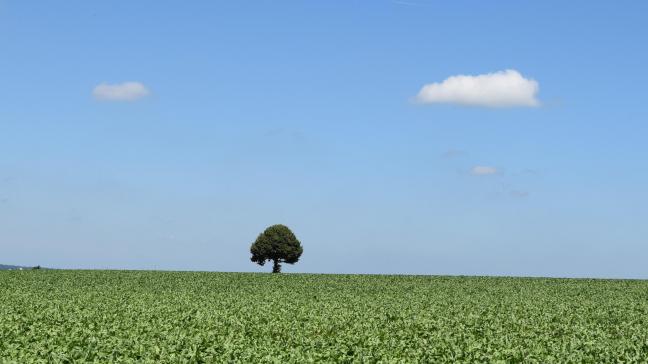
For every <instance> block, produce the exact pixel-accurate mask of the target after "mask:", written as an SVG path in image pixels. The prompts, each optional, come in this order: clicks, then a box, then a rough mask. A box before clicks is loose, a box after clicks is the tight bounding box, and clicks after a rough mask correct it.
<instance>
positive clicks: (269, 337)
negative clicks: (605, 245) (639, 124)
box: [0, 270, 648, 363]
mask: <svg viewBox="0 0 648 364" xmlns="http://www.w3.org/2000/svg"><path fill="white" fill-rule="evenodd" d="M0 358H2V359H0V362H17V363H27V362H32V361H40V362H75V361H78V362H85V361H94V362H111V361H115V362H151V363H153V362H173V363H176V362H217V363H221V362H239V363H257V362H274V363H286V362H294V363H304V362H322V361H323V362H367V363H374V362H384V363H391V362H403V363H411V362H470V363H474V362H497V361H501V362H525V363H533V362H541V363H547V362H573V363H601V362H646V361H648V281H632V280H576V279H534V278H485V277H430V276H362V275H310V274H252V273H193V272H134V271H49V270H41V271H5V272H0Z"/></svg>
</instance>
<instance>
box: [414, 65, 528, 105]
mask: <svg viewBox="0 0 648 364" xmlns="http://www.w3.org/2000/svg"><path fill="white" fill-rule="evenodd" d="M537 93H538V82H537V81H536V80H533V79H528V78H524V76H522V75H521V74H520V73H519V72H518V71H516V70H506V71H499V72H495V73H487V74H483V75H477V76H467V75H458V76H452V77H448V78H446V79H445V80H444V81H443V82H436V83H430V84H427V85H424V86H423V88H421V91H419V93H418V95H416V101H417V102H420V103H423V104H437V103H439V104H441V103H443V104H459V105H466V106H484V107H515V106H524V107H534V106H539V105H540V101H538V99H537V98H536V94H537Z"/></svg>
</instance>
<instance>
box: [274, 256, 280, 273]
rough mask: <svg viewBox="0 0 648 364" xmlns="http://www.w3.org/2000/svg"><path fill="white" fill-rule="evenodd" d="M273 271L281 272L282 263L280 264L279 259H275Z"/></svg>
mask: <svg viewBox="0 0 648 364" xmlns="http://www.w3.org/2000/svg"><path fill="white" fill-rule="evenodd" d="M272 273H281V264H279V259H275V260H274V264H273V265H272Z"/></svg>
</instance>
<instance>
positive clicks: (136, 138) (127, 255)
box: [0, 0, 648, 278]
mask: <svg viewBox="0 0 648 364" xmlns="http://www.w3.org/2000/svg"><path fill="white" fill-rule="evenodd" d="M647 13H648V2H643V1H634V2H630V1H600V2H591V1H571V2H564V1H541V2H520V1H501V2H497V3H491V2H482V1H443V2H442V1H425V0H377V1H371V2H369V1H322V2H316V1H259V2H257V1H222V2H221V1H192V2H181V1H168V2H160V1H144V0H142V1H126V0H116V1H80V0H79V1H62V2H58V1H48V2H42V1H39V2H37V1H30V0H20V1H17V0H0V263H2V264H20V265H37V264H38V265H41V266H46V267H55V268H84V269H85V268H91V269H163V270H208V271H251V272H261V271H269V269H270V267H268V266H267V265H266V266H265V267H259V266H257V265H255V264H253V263H252V262H250V253H249V247H250V244H251V243H252V242H253V241H254V239H255V238H256V237H257V235H258V234H259V233H261V232H262V231H263V230H264V229H265V228H266V227H267V226H269V225H272V224H277V223H281V224H285V225H287V226H289V227H290V228H291V229H292V230H293V231H294V233H295V234H296V236H297V237H298V239H300V241H301V242H302V244H303V247H304V254H303V256H302V258H301V259H300V261H299V262H298V263H297V264H296V265H294V266H289V265H286V266H285V267H284V271H285V272H306V273H372V274H373V273H380V274H435V275H436V274H450V275H514V276H552V277H607V278H648V264H645V262H646V260H647V259H648V223H646V221H648V207H647V206H648V192H646V186H648V162H647V159H646V157H647V156H648V144H647V143H646V137H647V136H648V124H647V120H648V112H647V111H646V110H647V109H646V105H647V104H648V100H647V99H646V97H647V96H646V85H647V84H648V72H646V70H645V66H646V64H648V50H647V48H646V46H645V45H646V44H648V30H647V28H646V25H645V16H646V14H647Z"/></svg>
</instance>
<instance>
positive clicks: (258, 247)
mask: <svg viewBox="0 0 648 364" xmlns="http://www.w3.org/2000/svg"><path fill="white" fill-rule="evenodd" d="M303 251H304V249H303V248H302V246H301V243H300V242H299V240H297V237H296V236H295V234H293V232H292V231H290V229H289V228H288V227H287V226H285V225H272V226H270V227H268V228H267V229H265V231H263V232H262V233H261V234H259V236H258V237H257V239H256V241H255V242H254V243H253V244H252V246H251V247H250V253H252V258H251V260H252V261H253V262H255V263H257V264H258V265H261V266H262V265H264V264H265V263H266V262H268V261H272V262H273V266H272V273H280V272H281V263H288V264H295V263H297V261H299V257H300V256H301V255H302V253H303Z"/></svg>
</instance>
